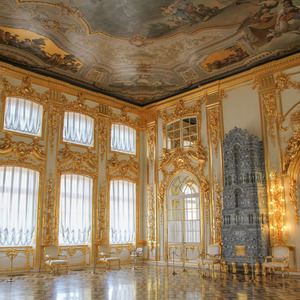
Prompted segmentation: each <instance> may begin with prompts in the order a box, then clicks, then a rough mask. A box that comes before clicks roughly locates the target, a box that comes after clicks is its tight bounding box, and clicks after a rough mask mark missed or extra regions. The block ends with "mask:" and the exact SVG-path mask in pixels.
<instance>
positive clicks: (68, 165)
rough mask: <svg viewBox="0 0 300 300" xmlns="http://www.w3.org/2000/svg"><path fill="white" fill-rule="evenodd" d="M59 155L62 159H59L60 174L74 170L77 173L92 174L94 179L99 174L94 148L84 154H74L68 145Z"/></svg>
mask: <svg viewBox="0 0 300 300" xmlns="http://www.w3.org/2000/svg"><path fill="white" fill-rule="evenodd" d="M58 155H59V156H61V157H62V158H59V159H58V163H59V166H58V170H59V171H60V172H62V171H72V170H74V171H75V172H76V173H84V174H90V175H91V176H92V177H95V176H96V175H97V173H98V172H97V158H96V155H95V153H94V151H93V150H92V148H88V149H87V151H86V152H84V153H80V152H74V151H72V150H71V149H70V144H69V143H67V144H66V145H65V147H64V148H62V149H61V150H60V151H59V152H58Z"/></svg>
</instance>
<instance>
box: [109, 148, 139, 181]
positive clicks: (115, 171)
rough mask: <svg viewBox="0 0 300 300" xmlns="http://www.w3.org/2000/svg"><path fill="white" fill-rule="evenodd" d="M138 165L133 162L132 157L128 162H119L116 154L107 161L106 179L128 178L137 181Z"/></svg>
mask: <svg viewBox="0 0 300 300" xmlns="http://www.w3.org/2000/svg"><path fill="white" fill-rule="evenodd" d="M139 171H140V165H139V163H138V162H136V161H135V160H134V156H130V157H129V160H121V161H119V155H118V154H117V153H115V154H114V156H113V157H112V158H111V159H109V160H108V161H107V179H108V180H110V179H111V178H113V177H122V178H124V177H125V178H128V179H131V180H134V181H137V180H138V176H139Z"/></svg>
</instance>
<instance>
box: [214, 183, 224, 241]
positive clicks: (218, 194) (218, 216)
mask: <svg viewBox="0 0 300 300" xmlns="http://www.w3.org/2000/svg"><path fill="white" fill-rule="evenodd" d="M214 184H215V200H214V201H215V206H214V208H215V211H214V218H215V221H216V233H215V234H216V239H215V242H216V243H219V244H221V243H222V232H221V228H222V200H221V198H222V190H221V185H220V182H219V181H218V180H217V179H216V180H215V182H214Z"/></svg>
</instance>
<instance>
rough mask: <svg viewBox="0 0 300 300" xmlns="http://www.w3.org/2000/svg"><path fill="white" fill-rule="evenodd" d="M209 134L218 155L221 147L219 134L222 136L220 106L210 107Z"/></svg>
mask: <svg viewBox="0 0 300 300" xmlns="http://www.w3.org/2000/svg"><path fill="white" fill-rule="evenodd" d="M208 124H209V128H208V129H209V134H210V137H211V142H212V145H213V149H214V152H215V155H216V157H217V154H218V148H219V136H220V111H219V107H216V108H214V109H210V110H209V113H208Z"/></svg>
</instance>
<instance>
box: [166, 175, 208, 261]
mask: <svg viewBox="0 0 300 300" xmlns="http://www.w3.org/2000/svg"><path fill="white" fill-rule="evenodd" d="M166 210H167V224H166V225H167V234H166V245H167V249H168V259H169V260H170V259H173V255H174V259H175V260H178V261H183V260H185V261H186V260H187V259H189V260H190V259H192V258H195V257H197V253H198V254H200V253H201V245H202V241H203V230H202V226H203V224H201V219H202V220H203V208H202V204H201V199H200V193H199V185H198V183H197V181H196V180H195V178H194V177H193V176H192V175H190V174H187V173H182V174H178V175H177V176H176V177H174V178H173V180H172V181H171V182H170V184H169V186H168V189H167V205H166ZM197 249H198V250H197ZM195 250H197V251H195Z"/></svg>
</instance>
